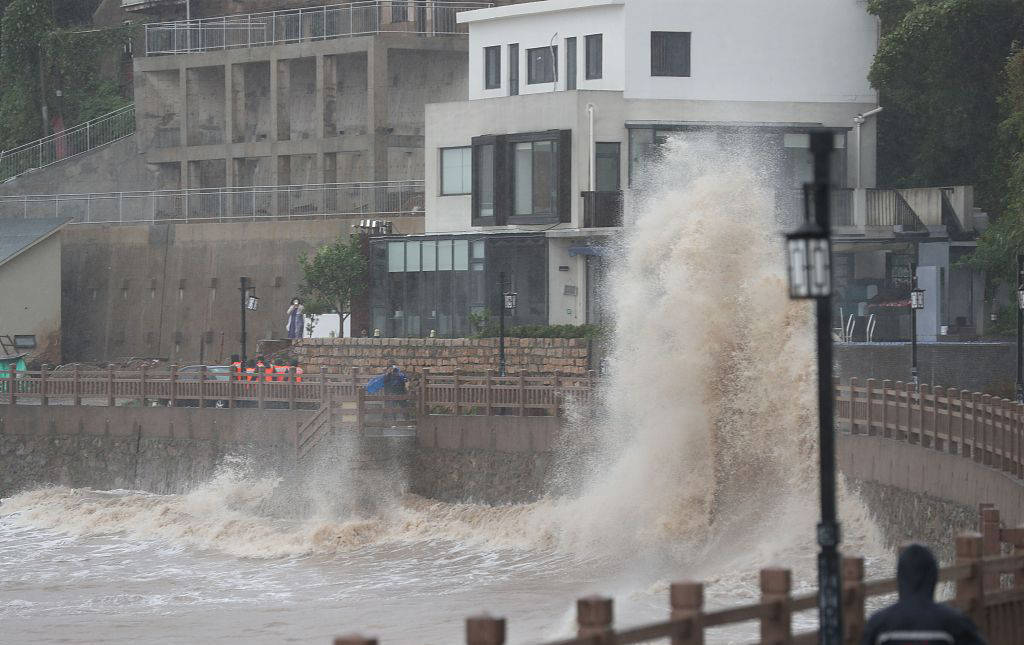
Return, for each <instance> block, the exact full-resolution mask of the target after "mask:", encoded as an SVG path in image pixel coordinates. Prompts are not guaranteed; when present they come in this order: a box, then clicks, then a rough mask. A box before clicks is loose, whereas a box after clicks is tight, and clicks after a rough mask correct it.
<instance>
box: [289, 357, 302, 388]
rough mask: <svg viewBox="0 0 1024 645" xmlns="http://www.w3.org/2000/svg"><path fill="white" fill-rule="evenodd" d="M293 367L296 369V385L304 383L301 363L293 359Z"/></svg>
mask: <svg viewBox="0 0 1024 645" xmlns="http://www.w3.org/2000/svg"><path fill="white" fill-rule="evenodd" d="M291 366H292V368H294V369H295V382H296V383H301V382H302V374H303V371H302V368H301V367H299V361H297V360H295V359H294V358H293V359H292V362H291Z"/></svg>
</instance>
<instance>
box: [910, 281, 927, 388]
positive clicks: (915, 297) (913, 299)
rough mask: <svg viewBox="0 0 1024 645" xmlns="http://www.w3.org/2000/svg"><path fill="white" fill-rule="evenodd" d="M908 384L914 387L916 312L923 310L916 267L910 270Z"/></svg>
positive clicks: (921, 293) (921, 292) (922, 290)
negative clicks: (911, 286)
mask: <svg viewBox="0 0 1024 645" xmlns="http://www.w3.org/2000/svg"><path fill="white" fill-rule="evenodd" d="M910 273H911V276H910V284H911V285H913V288H911V290H910V382H911V383H912V384H914V385H915V386H916V385H918V384H919V383H920V381H919V380H918V378H917V312H918V311H919V310H921V309H924V289H921V288H920V287H918V286H917V267H916V266H912V267H911V268H910Z"/></svg>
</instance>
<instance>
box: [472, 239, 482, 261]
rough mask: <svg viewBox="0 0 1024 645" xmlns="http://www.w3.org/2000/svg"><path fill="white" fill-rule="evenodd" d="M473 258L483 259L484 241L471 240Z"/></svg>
mask: <svg viewBox="0 0 1024 645" xmlns="http://www.w3.org/2000/svg"><path fill="white" fill-rule="evenodd" d="M473 259H474V260H483V259H484V241H483V240H473Z"/></svg>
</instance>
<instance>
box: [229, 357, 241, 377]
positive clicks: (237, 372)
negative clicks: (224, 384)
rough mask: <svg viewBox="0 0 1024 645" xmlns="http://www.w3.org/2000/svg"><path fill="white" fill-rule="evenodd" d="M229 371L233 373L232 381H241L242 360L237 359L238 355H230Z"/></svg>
mask: <svg viewBox="0 0 1024 645" xmlns="http://www.w3.org/2000/svg"><path fill="white" fill-rule="evenodd" d="M231 371H232V372H233V373H234V376H233V377H232V378H234V380H236V381H240V380H242V359H240V358H239V357H238V354H232V355H231Z"/></svg>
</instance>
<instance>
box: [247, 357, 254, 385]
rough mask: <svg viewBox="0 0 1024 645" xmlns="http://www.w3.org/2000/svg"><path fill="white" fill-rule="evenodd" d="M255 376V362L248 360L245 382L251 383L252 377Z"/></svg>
mask: <svg viewBox="0 0 1024 645" xmlns="http://www.w3.org/2000/svg"><path fill="white" fill-rule="evenodd" d="M255 374H256V360H255V359H252V358H250V359H249V365H248V366H246V368H245V380H246V381H252V380H253V376H254V375H255Z"/></svg>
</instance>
